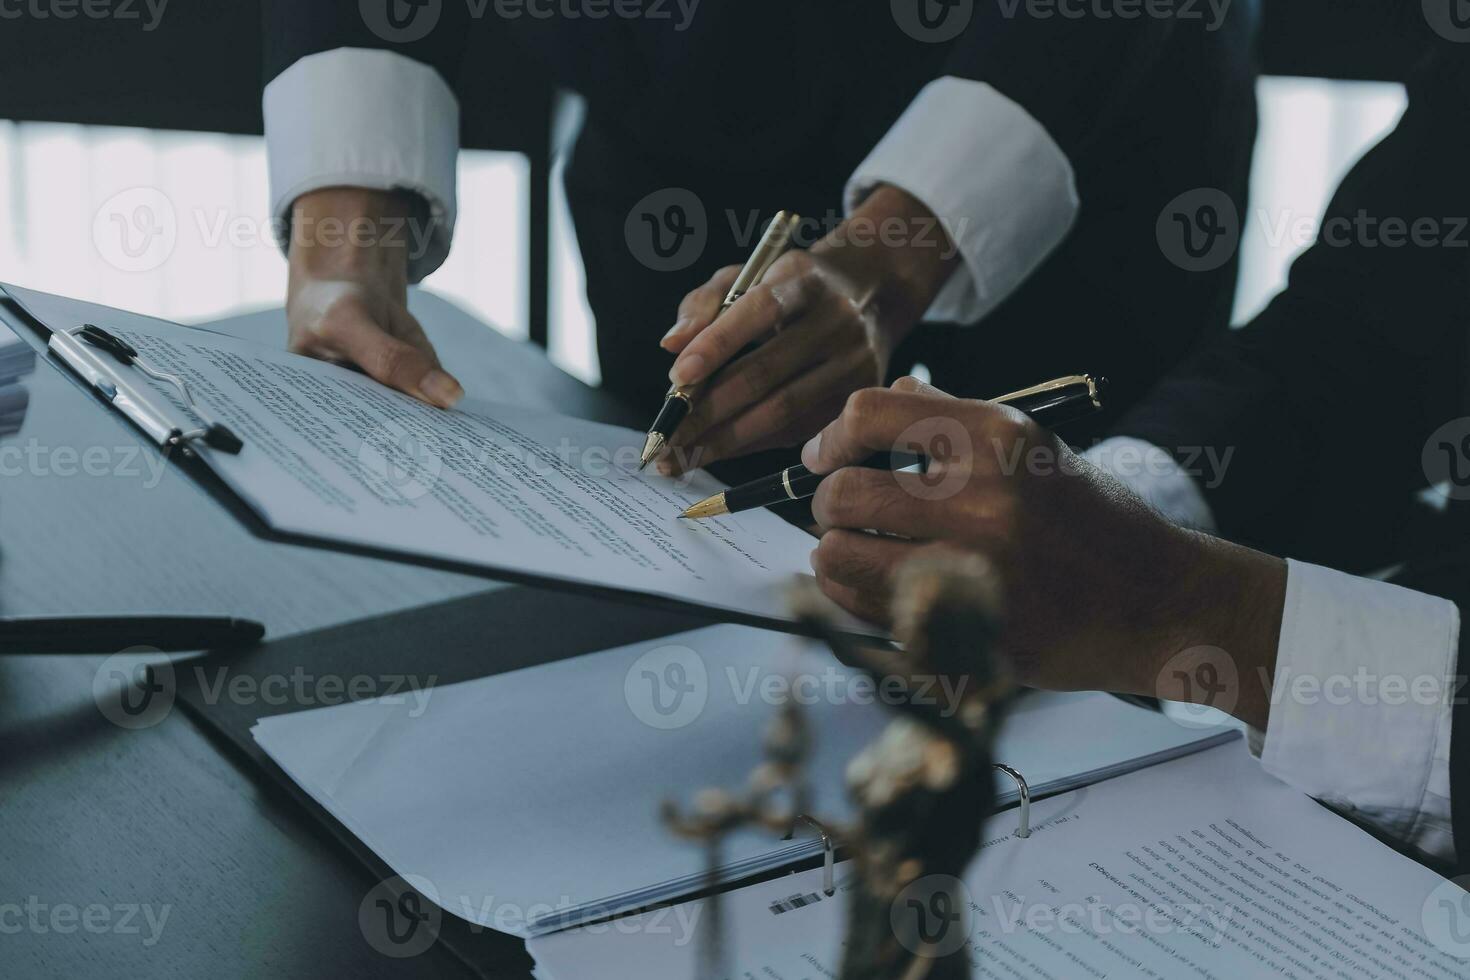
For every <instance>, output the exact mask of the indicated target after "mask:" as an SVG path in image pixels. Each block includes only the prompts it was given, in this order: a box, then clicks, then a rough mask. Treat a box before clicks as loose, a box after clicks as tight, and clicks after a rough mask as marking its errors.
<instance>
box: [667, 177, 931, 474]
mask: <svg viewBox="0 0 1470 980" xmlns="http://www.w3.org/2000/svg"><path fill="white" fill-rule="evenodd" d="M957 261H958V257H957V254H956V252H955V249H954V246H953V245H952V244H951V243H950V240H949V238H948V236H947V235H946V234H945V232H944V230H943V228H942V227H941V226H940V224H939V222H938V221H937V219H935V218H934V216H933V215H932V214H931V213H930V212H929V211H928V210H927V209H926V208H925V207H924V206H923V205H922V204H920V203H919V202H918V201H917V200H915V199H914V198H912V197H910V196H909V195H907V194H905V193H904V192H902V191H899V190H897V189H896V188H892V187H883V188H880V189H878V190H877V191H875V192H874V193H873V194H872V195H871V196H870V197H869V198H868V199H867V201H866V202H865V203H864V204H863V206H862V207H861V208H860V209H859V210H858V211H857V212H855V213H854V214H853V215H852V217H850V218H849V219H848V220H847V221H846V222H844V224H843V225H842V226H841V227H840V228H838V229H837V230H836V231H834V232H833V234H831V235H829V236H828V237H827V238H826V239H824V240H823V241H821V242H819V243H817V244H816V245H815V246H814V247H813V248H812V249H811V250H810V251H806V252H791V253H788V254H787V255H785V256H784V257H782V258H781V259H780V260H779V261H778V262H776V264H775V265H773V266H772V267H771V270H770V272H768V273H767V275H766V278H765V280H764V281H763V282H762V283H761V284H760V285H759V286H757V287H755V288H754V289H752V290H751V291H750V292H748V293H747V294H746V295H745V296H744V297H742V298H741V299H740V301H739V302H737V303H736V304H735V305H734V306H732V307H731V308H730V310H729V312H727V313H726V314H725V315H724V316H722V317H720V318H719V319H718V320H716V319H715V317H716V316H717V315H718V313H719V309H720V305H721V303H722V302H723V301H724V298H725V295H726V294H727V293H728V292H729V290H730V287H731V285H732V284H733V283H734V282H735V278H736V276H737V275H738V274H739V272H740V269H739V267H738V266H730V267H728V268H725V269H721V270H720V271H719V272H717V273H716V274H715V276H714V278H712V279H711V280H710V281H709V282H708V283H706V284H705V285H703V286H701V287H700V288H698V289H696V290H694V291H693V292H692V293H690V294H689V295H688V296H687V297H685V299H684V302H683V303H682V304H681V305H680V307H679V321H678V323H677V324H676V325H675V326H674V329H673V330H671V331H670V332H669V333H668V335H667V336H665V337H664V339H663V346H664V348H665V349H667V350H669V351H672V352H674V353H676V354H678V357H677V359H676V360H675V361H674V365H673V368H672V369H671V371H670V372H669V378H670V380H671V382H673V383H674V384H680V385H687V384H698V383H701V382H704V384H703V385H702V387H701V388H700V391H699V394H698V397H697V399H696V401H695V405H694V409H693V411H691V412H690V414H689V416H688V417H687V418H686V419H685V420H684V422H683V423H682V424H681V425H680V426H679V429H678V431H677V432H676V433H675V434H674V437H673V439H672V440H670V443H669V446H668V448H666V449H665V451H664V452H663V454H662V455H661V456H660V457H659V460H658V467H659V469H660V471H661V472H664V473H667V474H671V475H672V474H677V473H679V472H680V471H681V470H683V469H685V468H688V467H689V466H691V465H700V466H703V465H707V464H709V463H712V462H716V461H718V460H721V459H726V458H729V457H732V456H741V455H747V454H750V453H755V452H759V451H761V450H765V449H772V448H777V447H782V446H795V445H798V444H799V443H800V442H801V441H802V440H804V439H807V438H809V437H810V436H811V435H812V434H813V433H815V432H816V431H817V430H819V429H820V428H821V427H822V426H823V425H825V424H826V423H827V422H830V421H831V420H832V419H833V418H835V417H836V416H837V413H838V412H840V411H841V410H842V405H843V403H844V402H845V401H846V399H847V396H848V395H850V394H852V392H854V391H857V390H858V389H860V388H866V387H870V386H872V385H875V384H882V383H883V380H884V378H885V377H886V376H887V372H888V363H889V360H890V358H891V356H892V354H893V350H894V348H895V347H897V346H898V344H899V343H900V342H901V341H902V340H903V338H904V337H905V336H907V335H908V333H909V332H910V331H911V330H912V329H913V328H914V326H915V325H916V324H917V323H918V321H919V318H920V317H921V316H923V314H924V311H925V310H927V309H928V308H929V305H930V304H931V303H932V302H933V299H934V297H935V296H936V295H937V294H938V292H939V290H940V288H941V287H942V286H943V285H944V282H945V280H946V279H948V277H949V275H950V274H951V273H952V272H953V271H954V266H955V264H956V262H957ZM752 344H759V345H760V346H759V347H758V348H757V349H755V350H753V351H751V352H750V353H748V354H744V355H742V354H741V351H742V350H744V349H745V348H747V347H748V346H750V345H752ZM716 372H718V373H716Z"/></svg>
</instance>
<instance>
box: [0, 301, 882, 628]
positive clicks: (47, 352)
mask: <svg viewBox="0 0 1470 980" xmlns="http://www.w3.org/2000/svg"><path fill="white" fill-rule="evenodd" d="M0 318H3V319H5V320H6V321H7V322H8V323H9V324H10V325H11V326H12V327H13V328H16V330H17V333H20V334H21V335H22V336H26V337H27V339H29V340H30V341H31V343H32V346H34V347H36V348H37V350H38V352H40V353H42V354H43V356H42V357H41V358H40V360H43V361H46V362H48V363H50V364H51V365H52V366H53V367H54V368H55V369H56V370H58V371H59V372H61V373H62V374H63V375H64V376H66V377H67V378H68V379H69V380H70V381H71V382H72V383H73V384H75V385H76V386H77V387H78V388H79V389H80V390H81V391H83V392H84V393H85V394H87V395H88V396H89V397H91V398H92V399H94V400H95V401H96V402H97V403H98V404H99V405H100V406H102V407H103V408H104V409H106V410H107V413H108V414H109V415H111V416H113V417H114V418H118V419H119V421H120V422H122V423H123V424H126V425H127V426H128V427H129V428H132V429H133V430H135V431H136V432H139V433H141V434H142V435H143V436H145V437H146V438H148V440H149V441H150V442H151V443H153V445H154V446H155V447H156V449H157V451H158V452H160V453H161V454H162V455H163V456H164V458H165V459H166V460H167V461H168V462H169V463H170V465H173V466H176V467H178V468H179V469H180V470H181V471H183V472H184V473H185V474H186V475H187V476H188V477H189V478H190V480H191V481H192V482H193V483H195V484H196V485H197V486H198V487H199V488H200V489H201V490H202V491H203V492H204V493H206V494H207V495H208V496H210V497H211V498H213V499H214V501H215V502H216V503H217V504H219V505H220V506H221V507H223V508H224V509H225V511H226V512H228V513H229V514H230V515H231V516H233V517H234V519H235V520H237V521H239V522H240V523H241V524H243V525H244V526H245V528H246V529H247V530H248V531H249V532H250V533H251V534H252V535H253V536H255V537H257V538H260V539H262V540H266V541H271V542H275V543H280V544H292V545H298V546H303V547H310V548H318V549H324V550H328V551H334V552H338V553H342V554H350V555H355V556H358V557H365V558H374V559H379V560H385V561H393V562H397V563H400V564H407V565H413V566H417V567H422V568H429V569H434V570H438V571H448V572H454V573H457V574H461V575H468V576H472V577H475V578H481V579H485V580H488V581H495V582H503V583H507V584H511V585H522V586H528V587H531V588H540V589H549V590H553V591H558V592H563V593H569V594H577V595H586V596H590V597H593V598H603V599H611V600H615V601H617V602H619V603H622V604H624V605H628V606H634V607H641V608H645V609H650V610H655V611H673V612H683V613H692V614H694V615H696V616H699V617H701V618H702V619H703V620H704V621H705V622H707V623H734V624H738V625H745V626H754V627H759V628H763V629H769V630H773V631H777V632H781V633H789V634H799V635H800V634H805V635H811V633H810V630H809V628H808V627H806V626H804V625H802V624H801V623H800V622H797V621H796V620H795V619H794V618H793V619H784V618H780V617H777V616H766V615H760V614H756V613H750V612H745V611H740V610H728V609H723V608H719V607H716V606H710V605H706V604H704V603H701V602H698V601H692V600H682V599H679V598H677V597H673V596H667V595H658V594H651V593H647V592H641V591H636V590H633V589H628V588H620V587H617V586H613V585H601V584H593V583H587V582H580V581H573V580H568V579H565V578H561V577H558V576H555V575H549V574H542V573H538V572H531V571H524V570H521V569H517V568H513V567H509V566H495V567H487V566H485V565H482V564H476V563H472V562H468V561H462V560H457V559H453V558H444V557H439V556H433V555H424V554H420V553H415V552H412V551H406V550H400V549H396V548H393V547H384V546H377V545H370V544H360V543H356V542H352V541H345V540H341V539H337V538H331V537H326V536H322V535H314V534H310V533H300V532H296V531H281V530H279V529H277V528H274V527H272V526H271V525H270V524H268V523H267V522H266V520H265V518H264V517H262V516H261V515H260V514H259V513H257V512H256V511H255V510H254V509H253V508H252V507H251V506H250V505H249V504H248V503H247V502H246V500H245V499H244V498H243V497H241V496H240V495H239V494H238V493H237V492H236V491H235V489H234V488H233V487H231V486H230V485H229V483H228V482H227V481H226V480H225V479H224V478H223V477H222V476H220V475H219V474H218V473H217V472H216V471H215V470H214V469H213V468H212V467H211V466H210V465H209V464H208V463H207V462H206V461H205V460H204V459H203V458H202V457H201V455H200V454H199V453H198V452H197V451H195V449H194V448H193V444H194V443H195V442H207V437H208V434H209V428H210V427H209V425H208V424H205V425H199V424H196V422H195V421H194V420H188V419H185V418H180V417H178V416H177V413H176V412H175V413H173V414H170V413H169V412H168V410H167V409H163V408H161V407H159V406H156V405H154V406H153V408H154V409H155V410H156V412H157V414H158V415H159V416H161V417H162V419H166V420H167V421H166V422H163V423H162V424H147V425H145V424H142V423H141V422H140V420H139V419H136V418H134V417H132V416H125V415H124V413H122V412H120V411H118V410H117V409H118V408H119V406H118V405H117V404H116V403H115V402H114V400H113V398H111V397H108V396H107V395H104V393H103V392H102V391H101V390H99V389H98V388H97V387H96V385H95V384H94V383H93V382H92V381H91V380H90V379H89V378H88V377H87V376H86V375H85V374H82V373H78V371H77V369H76V367H75V366H73V365H72V364H70V363H68V362H67V361H66V360H64V359H63V358H62V357H59V356H58V355H57V354H56V353H55V352H54V351H53V350H52V349H51V347H50V344H51V340H52V335H53V334H54V333H56V331H55V330H53V329H52V328H51V327H50V326H48V325H47V324H46V323H45V322H44V321H42V320H41V319H40V318H39V317H38V316H36V315H35V314H34V313H32V312H31V310H30V309H29V308H28V307H27V306H26V305H25V304H24V303H23V302H22V301H21V300H19V299H18V298H16V297H15V296H14V295H12V294H10V293H9V292H8V291H5V290H4V289H3V287H0ZM84 326H85V324H81V323H78V324H76V325H75V326H74V328H71V329H69V330H68V332H69V333H70V334H72V336H73V337H75V338H76V339H78V340H79V341H80V342H81V343H84V344H86V345H87V346H88V347H90V348H91V349H92V352H93V353H95V354H97V355H99V357H100V356H104V355H105V356H107V357H110V358H111V359H112V360H113V361H114V362H115V363H114V364H106V362H105V361H104V362H102V363H104V364H106V367H107V369H108V372H109V375H110V377H109V380H112V379H114V378H117V379H125V378H127V377H128V374H127V372H131V371H136V370H140V369H139V368H138V367H137V365H136V363H134V364H123V363H121V362H118V361H117V358H116V355H115V354H113V353H112V352H110V351H109V350H108V349H107V347H108V345H107V341H106V340H104V339H103V336H102V335H110V333H111V332H110V331H109V330H108V329H107V325H106V324H93V326H94V327H100V328H101V331H100V333H96V332H94V333H92V335H91V336H92V338H93V339H96V340H98V341H100V342H101V344H102V346H100V347H99V346H97V345H96V344H94V343H92V339H89V338H88V337H86V336H85V335H84V334H83V333H82V328H83V327H84ZM189 329H199V328H189ZM203 332H206V333H209V332H210V331H207V330H205V331H203ZM221 336H223V335H221ZM232 339H233V338H232ZM90 360H91V359H89V361H90ZM135 360H136V359H135ZM150 366H151V365H150ZM155 370H156V369H155ZM144 373H145V374H146V373H147V372H144ZM159 373H166V372H159ZM135 380H136V376H135ZM114 383H115V382H114ZM126 387H127V388H128V389H129V390H130V391H132V392H137V391H138V390H139V386H138V384H137V383H134V384H129V385H127V386H126ZM119 390H122V386H119ZM144 397H145V398H146V395H145V396H144ZM209 421H214V420H209ZM217 424H219V425H221V427H222V428H224V429H225V431H226V432H228V431H229V430H228V420H227V419H221V420H217ZM229 435H230V436H233V433H229ZM846 632H850V633H852V635H855V636H861V637H863V638H865V639H868V640H872V639H874V638H875V637H876V638H879V639H882V638H883V635H882V634H879V633H876V632H874V631H869V630H862V629H858V628H853V629H849V630H846Z"/></svg>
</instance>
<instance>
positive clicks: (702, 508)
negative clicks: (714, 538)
mask: <svg viewBox="0 0 1470 980" xmlns="http://www.w3.org/2000/svg"><path fill="white" fill-rule="evenodd" d="M728 513H730V508H729V507H727V506H726V505H725V495H724V494H723V493H717V494H715V495H714V496H713V497H705V498H704V499H703V500H701V501H700V502H699V503H697V504H693V505H691V506H690V507H689V509H688V510H686V511H684V513H682V514H680V515H679V516H680V517H683V518H687V519H689V520H691V521H700V520H704V519H705V518H706V517H719V516H721V515H723V514H728Z"/></svg>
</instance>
